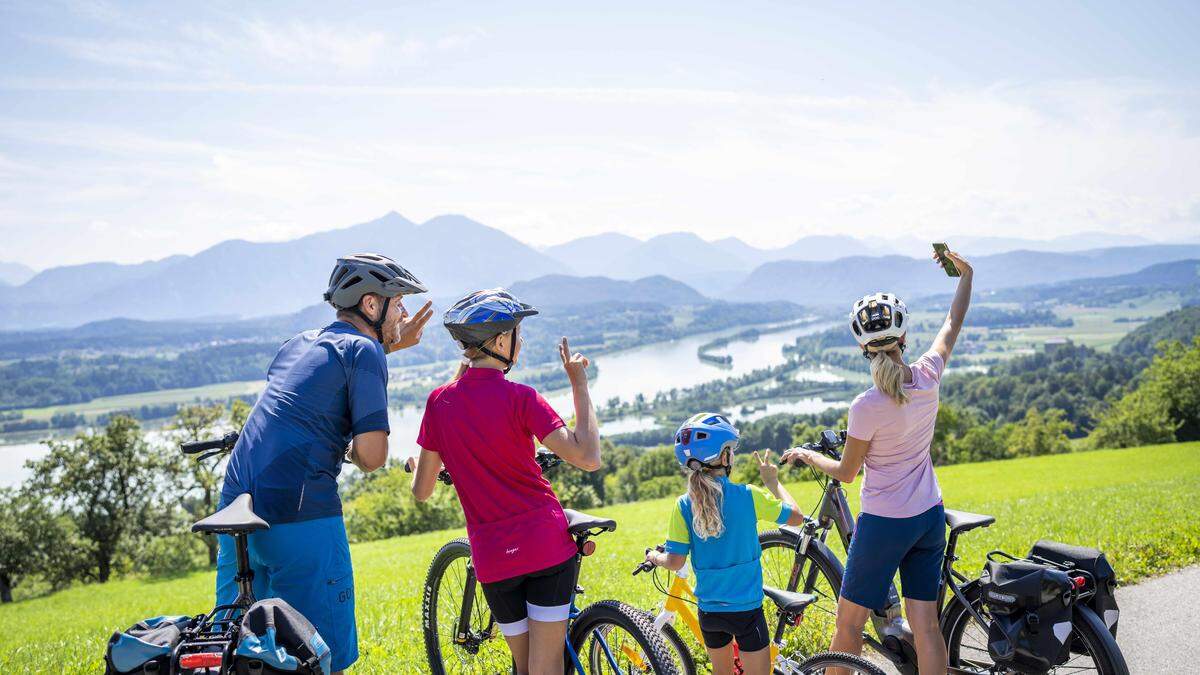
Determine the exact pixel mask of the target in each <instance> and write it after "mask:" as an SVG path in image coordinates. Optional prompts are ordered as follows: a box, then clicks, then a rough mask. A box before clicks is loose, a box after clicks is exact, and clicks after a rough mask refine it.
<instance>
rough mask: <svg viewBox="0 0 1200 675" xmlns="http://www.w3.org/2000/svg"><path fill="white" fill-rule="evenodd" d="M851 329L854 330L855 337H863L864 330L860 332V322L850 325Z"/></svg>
mask: <svg viewBox="0 0 1200 675" xmlns="http://www.w3.org/2000/svg"><path fill="white" fill-rule="evenodd" d="M850 327H851V328H853V329H854V334H855V335H862V330H860V329H859V327H858V322H857V321H855V322H854V323H852V324H850Z"/></svg>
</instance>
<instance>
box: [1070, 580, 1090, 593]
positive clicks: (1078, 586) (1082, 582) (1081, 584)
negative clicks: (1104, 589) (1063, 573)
mask: <svg viewBox="0 0 1200 675" xmlns="http://www.w3.org/2000/svg"><path fill="white" fill-rule="evenodd" d="M1071 583H1072V584H1075V590H1077V591H1078V590H1081V589H1082V588H1083V587H1084V586H1087V579H1085V578H1084V577H1071Z"/></svg>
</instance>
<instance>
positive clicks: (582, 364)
mask: <svg viewBox="0 0 1200 675" xmlns="http://www.w3.org/2000/svg"><path fill="white" fill-rule="evenodd" d="M558 358H560V359H562V364H563V370H566V371H567V379H568V380H570V381H571V384H577V383H580V382H582V383H586V382H587V367H588V364H589V363H591V362H590V361H588V357H586V356H584V355H583V354H580V353H579V352H575V353H574V354H572V353H571V345H570V344H568V343H567V338H566V337H565V336H564V337H563V339H562V342H560V343H559V345H558Z"/></svg>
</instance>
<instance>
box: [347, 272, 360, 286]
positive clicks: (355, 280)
mask: <svg viewBox="0 0 1200 675" xmlns="http://www.w3.org/2000/svg"><path fill="white" fill-rule="evenodd" d="M360 281H362V277H360V276H358V275H357V274H356V275H354V276H353V277H350V280H349V281H347V282H346V283H344V284H342V288H350V287H351V286H353V285H354V284H357V283H358V282H360Z"/></svg>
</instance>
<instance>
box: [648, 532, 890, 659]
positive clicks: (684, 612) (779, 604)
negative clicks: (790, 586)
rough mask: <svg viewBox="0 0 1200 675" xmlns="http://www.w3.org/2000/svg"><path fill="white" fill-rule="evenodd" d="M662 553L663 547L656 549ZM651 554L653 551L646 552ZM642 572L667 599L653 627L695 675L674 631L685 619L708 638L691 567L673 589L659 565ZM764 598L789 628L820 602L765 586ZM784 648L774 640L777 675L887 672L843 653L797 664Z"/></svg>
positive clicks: (699, 640)
mask: <svg viewBox="0 0 1200 675" xmlns="http://www.w3.org/2000/svg"><path fill="white" fill-rule="evenodd" d="M656 548H657V549H658V550H659V551H660V552H661V551H663V547H662V546H661V545H660V546H658V547H656ZM646 550H647V552H649V550H650V549H646ZM642 572H649V573H650V575H651V579H652V581H653V583H654V587H655V588H657V589H658V591H659V592H660V593H662V594H663V595H664V596H666V600H664V601H663V608H662V610H661V611H660V612H659V613H658V614H657V615H653V616H654V622H653V625H654V627H655V628H656V629H658V630H660V631H662V633H663V637H664V638H665V639H666V640H667V643H668V644H669V645H670V647H671V649H672V650H673V651H674V652H675V653H676V654H678V660H677V663H679V664H680V666H681V670H682V672H684V673H686V674H687V675H695V673H696V672H697V671H696V663H695V659H694V658H693V657H692V653H691V650H690V649H689V648H688V646H687V645H686V644H685V643H684V641H683V639H682V637H680V635H679V633H678V632H677V631H676V630H675V628H674V623H675V620H676V619H682V620H683V624H684V625H685V626H687V627H688V629H689V630H690V631H691V634H692V635H693V637H695V639H696V642H697V643H699V644H701V645H703V644H704V636H703V634H702V633H701V631H700V620H699V617H698V616H697V615H696V613H695V612H694V611H692V607H691V606H692V605H695V604H696V595H695V593H694V592H693V590H692V585H691V583H690V582H689V581H688V579H689V577H690V576H691V573H690V571H689V566H688V565H687V564H685V565H684V566H683V567H682V568H680V569H679V570H676V571H675V572H673V573H672V576H673V577H674V578H673V579H672V580H671V585H670V587H667V586H666V585H664V584H663V583H662V580H661V579H659V576H658V566H657V565H654V564H652V563H650V562H649V561H643V562H641V563H640V564H638V566H637V567H635V568H634V569H633V576H637V575H638V574H641V573H642ZM763 595H764V596H765V597H766V598H769V599H770V600H771V602H772V604H773V605H774V606H775V608H776V611H778V612H779V613H780V615H781V616H783V617H784V619H785V621H786V623H787V625H788V626H793V627H794V626H799V625H800V622H801V619H802V618H803V616H804V609H805V608H806V607H808V605H810V604H812V603H813V602H815V601H816V596H813V595H806V594H803V593H793V592H789V591H785V590H781V589H778V588H773V587H771V586H763ZM782 647H783V642H782V641H781V640H778V639H777V640H773V641H772V642H771V643H770V649H771V663H772V665H773V671H774V673H776V675H808V674H809V673H821V672H824V670H825V669H826V668H842V669H844V670H845V672H847V673H851V674H861V675H883V671H882V670H880V669H879V667H878V666H876V665H875V664H873V663H871V662H870V661H867V660H866V659H863V658H862V657H858V656H854V655H852V654H845V653H842V652H822V653H819V654H814V655H813V656H810V657H809V658H807V659H805V660H804V661H802V662H797V661H796V660H795V659H792V658H789V657H787V656H784V655H783V654H781V653H780V650H781V648H782ZM733 649H734V672H735V673H737V674H738V675H741V674H742V673H743V670H742V665H741V662H740V661H739V659H738V646H737V642H736V641H735V642H734V645H733Z"/></svg>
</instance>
